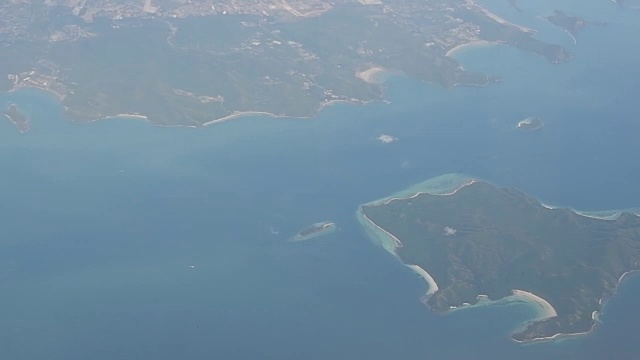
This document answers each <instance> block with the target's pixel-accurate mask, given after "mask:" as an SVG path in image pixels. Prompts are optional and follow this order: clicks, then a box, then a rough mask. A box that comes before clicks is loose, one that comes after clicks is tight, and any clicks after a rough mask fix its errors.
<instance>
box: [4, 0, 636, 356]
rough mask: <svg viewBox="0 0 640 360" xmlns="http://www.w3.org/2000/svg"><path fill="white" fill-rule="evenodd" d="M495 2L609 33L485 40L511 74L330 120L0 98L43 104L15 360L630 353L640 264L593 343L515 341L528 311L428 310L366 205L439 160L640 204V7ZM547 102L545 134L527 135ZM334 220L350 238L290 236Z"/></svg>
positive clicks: (26, 95)
mask: <svg viewBox="0 0 640 360" xmlns="http://www.w3.org/2000/svg"><path fill="white" fill-rule="evenodd" d="M486 3H487V5H488V6H490V7H491V8H492V9H495V11H496V12H497V13H499V14H501V15H502V16H507V17H508V16H513V17H514V19H516V17H519V18H522V20H523V21H524V20H526V19H524V18H525V17H527V16H529V18H528V20H526V21H531V22H532V23H535V21H536V20H535V15H539V14H543V15H545V14H546V13H547V12H548V11H547V9H553V8H554V6H555V7H562V6H566V7H567V8H571V9H576V12H579V13H580V14H581V15H583V16H585V17H586V16H590V17H591V18H594V19H603V18H605V19H607V20H609V21H610V22H611V25H610V26H608V27H604V28H597V29H593V30H588V31H586V32H585V33H584V34H582V36H581V37H580V38H579V39H578V41H579V42H578V44H577V45H576V46H572V51H573V53H574V54H575V57H576V58H575V59H574V61H572V62H571V63H568V64H563V65H551V64H548V63H546V62H545V61H544V59H542V58H539V57H535V56H531V55H529V54H524V53H521V52H519V51H517V50H514V49H511V48H507V47H493V48H487V49H481V50H475V51H469V52H465V53H463V54H461V55H460V60H461V61H462V62H463V64H464V66H465V67H467V68H469V69H477V70H483V71H487V72H490V73H492V74H498V75H501V76H503V77H504V79H505V81H504V82H503V83H501V84H498V85H495V86H491V87H487V88H482V89H477V88H473V89H472V88H457V89H454V90H452V91H445V90H443V89H440V88H438V87H435V86H425V85H423V84H420V83H418V82H415V81H411V80H409V79H404V78H393V79H391V80H390V92H389V97H390V99H391V100H392V104H391V105H384V104H373V105H371V106H367V107H356V106H335V107H332V108H329V109H326V111H324V112H323V113H321V114H320V116H319V117H318V118H317V119H314V120H277V119H268V118H251V119H241V120H237V121H232V122H228V123H224V124H221V125H219V126H214V127H210V128H206V129H179V128H156V127H151V126H149V125H147V124H145V123H142V122H135V121H129V120H115V121H108V122H96V123H91V124H72V123H68V122H66V121H65V120H64V119H62V117H61V109H60V107H59V106H58V105H56V104H55V103H54V102H53V101H52V100H51V99H50V98H48V97H47V96H45V95H42V94H39V93H37V92H33V91H28V92H22V93H18V94H3V95H0V103H4V102H6V101H15V102H16V103H18V105H19V106H20V107H21V108H22V109H24V110H25V111H27V112H28V113H29V114H31V116H32V117H33V123H32V125H33V130H32V131H31V132H29V133H27V134H22V135H20V134H18V133H17V131H15V129H14V128H13V127H12V125H11V124H9V123H7V122H0V150H1V153H2V156H0V168H1V169H2V175H3V176H2V177H1V178H0V199H2V203H3V206H0V219H2V223H1V224H2V226H1V227H0V239H2V242H1V244H2V245H0V291H1V292H2V294H3V296H2V297H0V309H1V310H0V338H1V339H3V340H2V346H0V358H3V359H4V358H7V359H43V358H46V359H86V358H92V359H113V358H118V359H175V358H195V359H200V358H211V357H220V358H273V359H287V358H289V359H299V358H310V359H313V358H318V359H326V358H332V359H354V358H372V359H383V358H399V357H407V358H408V357H411V358H454V359H460V358H478V357H480V358H489V357H496V356H497V357H498V358H508V357H513V356H518V357H520V358H531V359H539V358H552V359H553V358H594V359H600V358H605V357H606V358H619V359H632V358H634V354H637V353H640V345H638V344H637V342H636V341H634V335H633V334H634V333H635V332H637V331H638V324H639V323H640V311H638V309H637V308H636V306H635V304H636V303H637V299H638V297H639V296H640V282H639V281H638V279H637V277H635V278H633V277H632V278H631V279H630V280H629V281H627V282H626V283H625V284H624V285H623V286H622V287H621V288H620V292H619V294H618V296H616V297H614V299H612V300H611V302H610V303H609V306H608V307H607V309H606V311H605V315H604V316H603V320H604V324H603V325H602V326H600V327H599V328H598V331H596V333H595V334H594V335H593V336H589V337H586V338H580V339H577V340H568V341H564V342H561V343H553V344H535V345H529V346H519V345H516V344H515V343H513V342H511V341H509V340H508V338H507V335H508V333H509V331H510V330H511V329H512V328H513V327H515V326H518V323H519V322H521V321H522V320H524V319H526V318H527V317H528V316H530V315H531V311H532V310H531V309H530V308H528V307H526V306H524V305H516V304H514V305H509V306H488V307H483V308H477V309H472V310H469V311H464V312H459V313H454V314H452V315H450V316H446V317H439V316H434V315H432V314H429V313H428V311H427V310H426V309H425V308H424V307H423V306H422V305H421V304H420V302H419V301H418V299H419V297H420V295H421V294H423V293H424V290H425V285H424V283H423V282H422V280H421V279H420V278H418V277H417V276H415V275H414V274H413V273H412V272H411V270H409V269H406V268H405V267H403V266H402V265H400V264H399V263H398V262H397V261H396V260H395V259H394V258H393V257H391V256H389V255H388V254H387V253H386V252H384V251H382V250H381V249H379V248H377V247H376V246H375V245H373V244H372V243H371V242H370V241H369V240H368V239H367V238H366V236H365V234H364V232H363V230H362V229H361V227H360V225H359V224H358V222H357V220H356V219H355V217H354V213H355V210H356V209H357V207H358V206H359V205H360V204H363V203H366V202H370V201H373V200H375V199H379V198H382V197H385V196H388V195H390V194H392V193H396V192H398V191H401V190H403V189H405V188H407V187H409V186H410V185H412V184H416V183H419V182H421V181H424V180H425V179H428V178H431V177H433V176H436V175H440V174H443V173H463V174H468V175H471V176H476V177H480V178H483V179H487V180H490V181H492V182H494V183H497V184H501V185H505V186H514V187H517V188H519V189H521V190H523V191H525V192H528V193H530V194H532V195H534V196H537V197H539V198H540V199H541V200H542V201H544V202H547V203H551V204H557V205H562V206H571V207H574V208H577V209H584V210H602V209H616V208H632V207H637V206H640V193H639V192H638V190H637V183H639V182H640V164H639V163H638V161H637V160H636V157H635V156H634V154H637V153H638V150H639V149H640V139H639V138H638V134H640V122H638V113H639V109H638V107H637V104H636V103H635V101H634V94H637V93H638V91H640V85H639V84H640V82H639V80H638V79H640V74H639V71H638V70H637V69H636V66H635V64H637V63H638V62H639V61H640V46H638V39H637V38H636V36H635V35H634V34H637V33H639V32H638V31H640V21H639V20H640V14H637V13H635V14H634V13H624V12H621V11H620V10H618V9H617V8H616V7H615V6H609V4H608V2H607V1H604V3H606V4H601V3H600V2H598V1H596V0H590V1H589V2H588V3H593V4H596V3H598V5H597V6H595V5H594V6H592V4H583V3H576V2H575V1H574V2H569V1H566V2H560V3H557V4H559V5H553V4H552V3H551V2H548V1H547V2H538V3H536V4H534V2H532V1H528V2H525V1H521V3H522V7H523V8H527V6H528V9H530V14H529V15H526V14H524V15H523V14H511V13H510V11H511V10H510V8H508V7H507V6H506V5H504V4H502V3H501V2H499V1H497V0H496V1H493V0H491V1H489V0H487V2H486ZM525 5H526V6H525ZM589 6H591V8H590V7H589ZM531 26H533V25H531ZM540 26H542V25H540ZM543 29H544V31H543V30H541V31H540V36H541V37H542V36H545V39H555V38H557V39H558V41H560V42H561V41H565V40H566V39H565V38H564V37H563V36H565V35H564V34H563V33H562V32H561V31H556V30H554V29H552V28H549V27H543ZM543 32H544V34H543ZM611 39H616V41H611ZM634 45H635V46H634ZM532 115H535V116H540V117H541V118H543V120H544V121H545V126H544V127H543V128H542V129H541V130H539V131H536V132H529V133H527V132H519V131H517V129H516V128H515V125H516V123H517V121H518V120H520V119H522V118H524V117H527V116H532ZM381 133H385V134H391V135H393V136H395V137H397V138H398V139H399V140H398V141H397V142H394V143H391V144H385V145H383V144H381V143H379V142H378V141H377V140H376V137H377V136H378V135H380V134H381ZM324 220H330V221H334V222H336V224H337V225H338V229H337V230H336V231H335V232H334V233H332V234H329V235H327V236H323V237H322V238H321V239H318V240H319V241H315V242H314V241H311V242H307V243H298V244H292V243H289V242H287V241H286V239H288V238H289V237H290V236H292V235H294V234H295V233H296V232H297V231H299V230H300V229H301V228H303V227H305V226H308V225H309V224H312V223H315V222H318V221H324ZM190 266H194V268H191V267H190ZM496 354H498V355H496Z"/></svg>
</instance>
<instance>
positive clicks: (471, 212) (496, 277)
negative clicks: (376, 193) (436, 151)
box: [358, 180, 640, 342]
mask: <svg viewBox="0 0 640 360" xmlns="http://www.w3.org/2000/svg"><path fill="white" fill-rule="evenodd" d="M440 182H441V183H442V181H440ZM454 185H456V184H454ZM358 216H359V219H360V221H361V223H362V224H363V225H364V227H365V229H366V230H367V233H368V234H369V235H370V236H371V237H372V239H373V240H375V241H377V242H378V243H379V244H380V245H382V246H384V247H385V248H386V249H387V250H388V251H390V252H391V253H393V254H394V255H395V256H397V257H398V259H399V260H400V261H401V262H403V263H404V264H405V265H407V266H408V267H410V268H411V269H412V270H414V271H415V272H416V273H417V274H418V275H420V276H421V277H422V278H423V279H424V280H425V281H426V282H427V283H428V284H429V290H428V291H427V293H426V294H425V296H424V297H423V299H422V300H423V302H424V303H425V304H426V305H427V306H428V307H429V308H430V309H431V310H432V311H434V312H436V313H441V314H446V313H448V312H451V311H454V310H456V309H458V308H461V307H463V306H471V305H480V304H484V303H491V302H492V301H490V300H493V301H524V302H526V303H529V304H531V305H532V306H536V309H537V313H538V316H536V318H535V319H533V320H531V321H530V322H527V323H526V324H523V326H522V327H521V328H520V329H518V330H516V331H515V332H514V333H513V334H512V335H511V336H512V338H513V339H514V340H516V341H518V342H531V341H540V340H550V339H557V338H559V337H564V336H575V335H581V334H586V333H588V332H590V330H591V329H592V328H593V327H594V325H595V324H596V322H597V321H598V312H600V311H601V310H602V306H603V304H604V303H605V301H606V300H607V299H608V298H610V297H611V296H612V295H613V294H614V292H615V289H616V287H617V285H618V283H619V282H620V281H622V279H624V277H625V275H626V274H628V273H630V272H632V271H634V270H638V269H640V216H638V215H636V214H634V213H630V212H621V213H619V214H617V216H615V217H611V216H609V217H607V218H606V219H605V218H597V217H588V216H584V215H581V214H579V213H577V212H576V211H574V210H571V209H563V208H551V207H548V206H545V205H543V204H542V203H540V202H539V201H538V200H536V199H534V198H532V197H530V196H527V195H525V194H523V193H522V192H520V191H517V190H514V189H508V188H500V187H497V186H494V185H492V184H489V183H486V182H482V181H475V180H468V181H465V182H460V181H459V182H457V185H456V186H455V187H453V188H451V190H450V191H440V192H437V193H436V192H430V191H429V190H426V191H425V190H421V191H418V192H414V193H413V194H409V193H405V194H402V195H395V196H393V197H391V198H387V199H383V200H379V201H376V202H372V203H369V204H365V205H362V206H361V207H360V209H359V211H358Z"/></svg>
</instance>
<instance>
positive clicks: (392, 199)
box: [382, 179, 477, 205]
mask: <svg viewBox="0 0 640 360" xmlns="http://www.w3.org/2000/svg"><path fill="white" fill-rule="evenodd" d="M476 182H477V181H476V180H475V179H471V180H469V181H468V182H466V183H464V184H462V185H460V186H458V187H457V188H455V189H453V190H451V191H450V192H448V193H443V194H433V193H430V192H428V191H418V192H417V193H415V194H413V195H411V196H407V197H392V198H389V199H387V200H386V201H384V202H383V203H382V205H387V204H389V203H391V202H392V201H396V200H409V199H414V198H416V197H418V196H420V195H422V194H429V195H435V196H449V195H453V194H455V193H457V192H458V191H459V190H460V189H462V188H464V187H467V186H469V185H473V184H474V183H476Z"/></svg>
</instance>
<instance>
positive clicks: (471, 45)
mask: <svg viewBox="0 0 640 360" xmlns="http://www.w3.org/2000/svg"><path fill="white" fill-rule="evenodd" d="M497 44H498V43H496V42H493V41H487V40H477V41H472V42H468V43H465V44H460V45H458V46H456V47H453V48H451V49H449V51H447V52H446V53H445V56H448V57H455V56H456V55H460V53H461V52H462V51H464V50H469V49H476V48H484V47H490V46H494V45H497Z"/></svg>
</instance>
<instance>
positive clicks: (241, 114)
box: [7, 70, 390, 128]
mask: <svg viewBox="0 0 640 360" xmlns="http://www.w3.org/2000/svg"><path fill="white" fill-rule="evenodd" d="M383 71H384V70H383ZM27 89H32V90H37V91H42V92H43V93H45V94H48V95H52V96H53V97H54V98H55V99H56V100H57V102H58V103H59V104H61V105H63V104H62V103H63V101H64V99H65V97H64V96H62V95H61V94H58V93H57V92H55V91H53V90H50V89H45V88H41V87H38V86H23V87H20V88H14V89H10V90H8V91H7V93H12V92H17V91H21V90H27ZM376 101H381V102H383V103H386V104H389V103H390V101H388V100H385V99H384V98H382V97H381V98H379V99H371V100H359V99H352V100H329V101H324V102H322V103H320V104H319V105H318V107H317V109H315V110H314V111H313V113H312V114H311V115H309V116H289V115H277V114H273V113H270V112H267V111H233V112H231V113H230V114H228V115H225V116H223V117H221V118H217V119H213V120H210V121H206V122H204V123H202V124H200V125H179V124H177V125H163V124H156V123H154V122H152V121H150V120H149V118H148V117H147V116H146V115H143V114H139V113H133V114H130V113H121V114H116V115H107V116H101V117H98V118H95V119H92V120H86V121H75V122H87V123H91V122H96V121H102V120H114V119H131V120H144V121H147V122H149V123H150V124H152V125H154V126H159V127H186V128H200V127H207V126H211V125H215V124H220V123H223V122H226V121H229V120H233V119H239V118H243V117H253V116H266V117H270V118H283V119H301V120H307V119H312V118H315V117H316V116H317V115H318V114H319V113H320V112H321V111H322V110H323V109H324V108H326V107H329V106H332V105H336V104H351V105H367V104H370V103H372V102H376ZM63 108H64V110H65V111H68V110H69V108H68V107H66V106H64V105H63ZM71 121H73V120H71Z"/></svg>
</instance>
